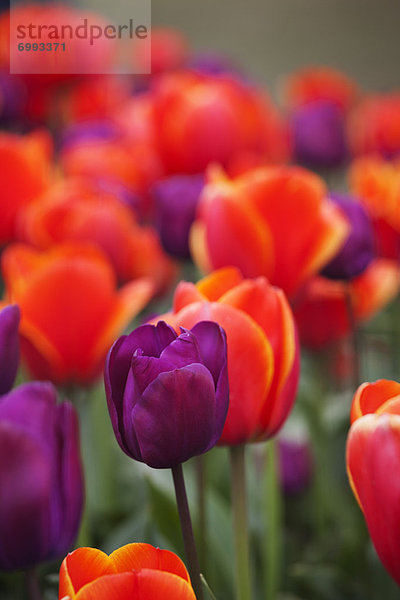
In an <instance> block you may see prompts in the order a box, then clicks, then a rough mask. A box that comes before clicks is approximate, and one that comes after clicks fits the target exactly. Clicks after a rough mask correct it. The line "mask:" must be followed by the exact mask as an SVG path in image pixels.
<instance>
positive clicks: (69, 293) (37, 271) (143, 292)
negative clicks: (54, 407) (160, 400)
mask: <svg viewBox="0 0 400 600" xmlns="http://www.w3.org/2000/svg"><path fill="white" fill-rule="evenodd" d="M2 267H3V275H4V280H5V285H6V299H7V301H8V302H10V303H15V304H18V305H19V307H20V309H21V324H20V330H19V331H20V335H21V343H22V347H21V350H22V355H23V357H24V358H25V361H26V363H27V365H28V367H29V370H30V371H31V373H32V374H33V375H34V377H35V378H37V379H50V380H51V381H53V382H55V383H59V384H66V383H90V382H91V381H93V380H94V379H95V378H96V377H97V376H98V375H99V374H100V373H101V370H102V367H103V363H104V359H105V355H106V353H107V351H108V349H109V347H110V346H111V344H112V342H113V341H114V339H115V338H116V337H117V336H118V335H119V334H120V333H121V331H122V330H123V329H124V327H126V326H127V325H128V323H129V322H130V320H131V319H132V318H133V317H134V316H135V315H136V314H137V313H138V312H139V311H140V310H141V309H142V308H143V307H144V306H145V304H146V303H147V302H148V300H149V298H150V297H151V294H152V290H153V286H152V284H151V282H150V281H149V280H148V279H146V278H141V279H137V280H136V281H133V282H131V283H129V284H126V285H125V286H124V287H123V288H121V289H120V290H117V289H116V281H115V274H114V270H113V269H112V266H111V264H110V263H109V261H108V260H107V258H106V257H105V255H103V253H101V252H100V250H98V249H97V248H95V247H91V246H87V245H84V244H78V243H75V244H74V243H70V244H63V245H59V246H54V247H52V248H51V249H50V250H49V251H48V252H45V253H41V252H39V251H38V250H35V249H33V248H30V247H28V246H24V245H22V244H14V245H10V246H9V247H8V248H7V249H6V250H5V251H4V253H3V256H2Z"/></svg>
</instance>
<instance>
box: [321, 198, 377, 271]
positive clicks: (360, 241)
mask: <svg viewBox="0 0 400 600" xmlns="http://www.w3.org/2000/svg"><path fill="white" fill-rule="evenodd" d="M330 198H331V200H333V202H335V204H337V205H338V206H339V208H340V209H341V210H342V211H343V212H344V213H345V215H346V217H347V219H348V221H349V223H350V228H351V229H350V235H349V237H348V238H347V240H346V242H345V244H344V246H342V248H341V249H340V251H339V252H338V254H336V256H335V257H334V258H333V259H332V260H331V261H330V263H328V264H327V265H326V266H325V267H324V269H323V271H322V275H324V277H328V278H329V279H345V280H347V279H352V278H353V277H356V276H357V275H360V274H361V273H362V272H363V271H364V270H365V269H366V268H367V267H368V265H369V264H370V262H371V261H372V259H373V258H374V256H375V252H374V231H373V228H372V224H371V221H370V218H369V216H368V213H367V211H366V210H365V208H364V207H363V206H362V204H361V203H360V202H357V200H355V199H354V198H352V197H350V196H346V195H344V194H331V196H330Z"/></svg>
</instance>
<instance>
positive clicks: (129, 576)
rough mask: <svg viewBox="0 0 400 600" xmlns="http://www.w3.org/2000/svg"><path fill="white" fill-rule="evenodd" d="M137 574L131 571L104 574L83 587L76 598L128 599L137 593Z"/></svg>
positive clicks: (96, 599) (84, 599)
mask: <svg viewBox="0 0 400 600" xmlns="http://www.w3.org/2000/svg"><path fill="white" fill-rule="evenodd" d="M136 591H137V585H136V576H135V574H134V572H133V571H132V572H131V573H116V574H113V575H103V576H102V577H100V578H99V579H95V580H94V581H91V582H89V583H88V584H87V585H85V586H84V587H82V588H81V589H80V590H79V592H78V593H77V594H76V596H75V600H127V599H128V598H135V599H136V598H140V596H138V595H137V593H136Z"/></svg>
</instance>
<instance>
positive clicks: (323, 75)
mask: <svg viewBox="0 0 400 600" xmlns="http://www.w3.org/2000/svg"><path fill="white" fill-rule="evenodd" d="M357 95H358V90H357V86H356V84H355V83H354V81H352V80H351V79H350V78H349V77H347V75H345V74H344V73H341V72H340V71H338V70H336V69H331V68H329V67H306V68H305V69H300V70H298V71H297V72H295V73H292V75H290V76H289V77H287V79H286V81H285V82H284V97H285V101H286V104H288V105H289V107H290V108H297V107H299V106H304V105H306V104H309V103H311V102H315V101H317V100H318V101H319V100H324V101H328V102H331V103H333V104H335V106H337V107H338V108H339V109H340V111H341V112H342V113H345V112H346V111H348V110H349V109H350V108H351V107H352V105H353V104H354V102H355V100H356V98H357Z"/></svg>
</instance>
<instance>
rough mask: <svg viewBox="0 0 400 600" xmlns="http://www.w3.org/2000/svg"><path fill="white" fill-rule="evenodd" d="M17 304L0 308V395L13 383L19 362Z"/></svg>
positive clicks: (18, 317)
mask: <svg viewBox="0 0 400 600" xmlns="http://www.w3.org/2000/svg"><path fill="white" fill-rule="evenodd" d="M19 321H20V311H19V308H18V306H15V305H14V306H5V307H4V308H3V309H2V310H0V395H2V394H6V393H7V392H9V391H10V390H11V388H12V386H13V385H14V381H15V377H16V376H17V371H18V364H19V341H18V326H19Z"/></svg>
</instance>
